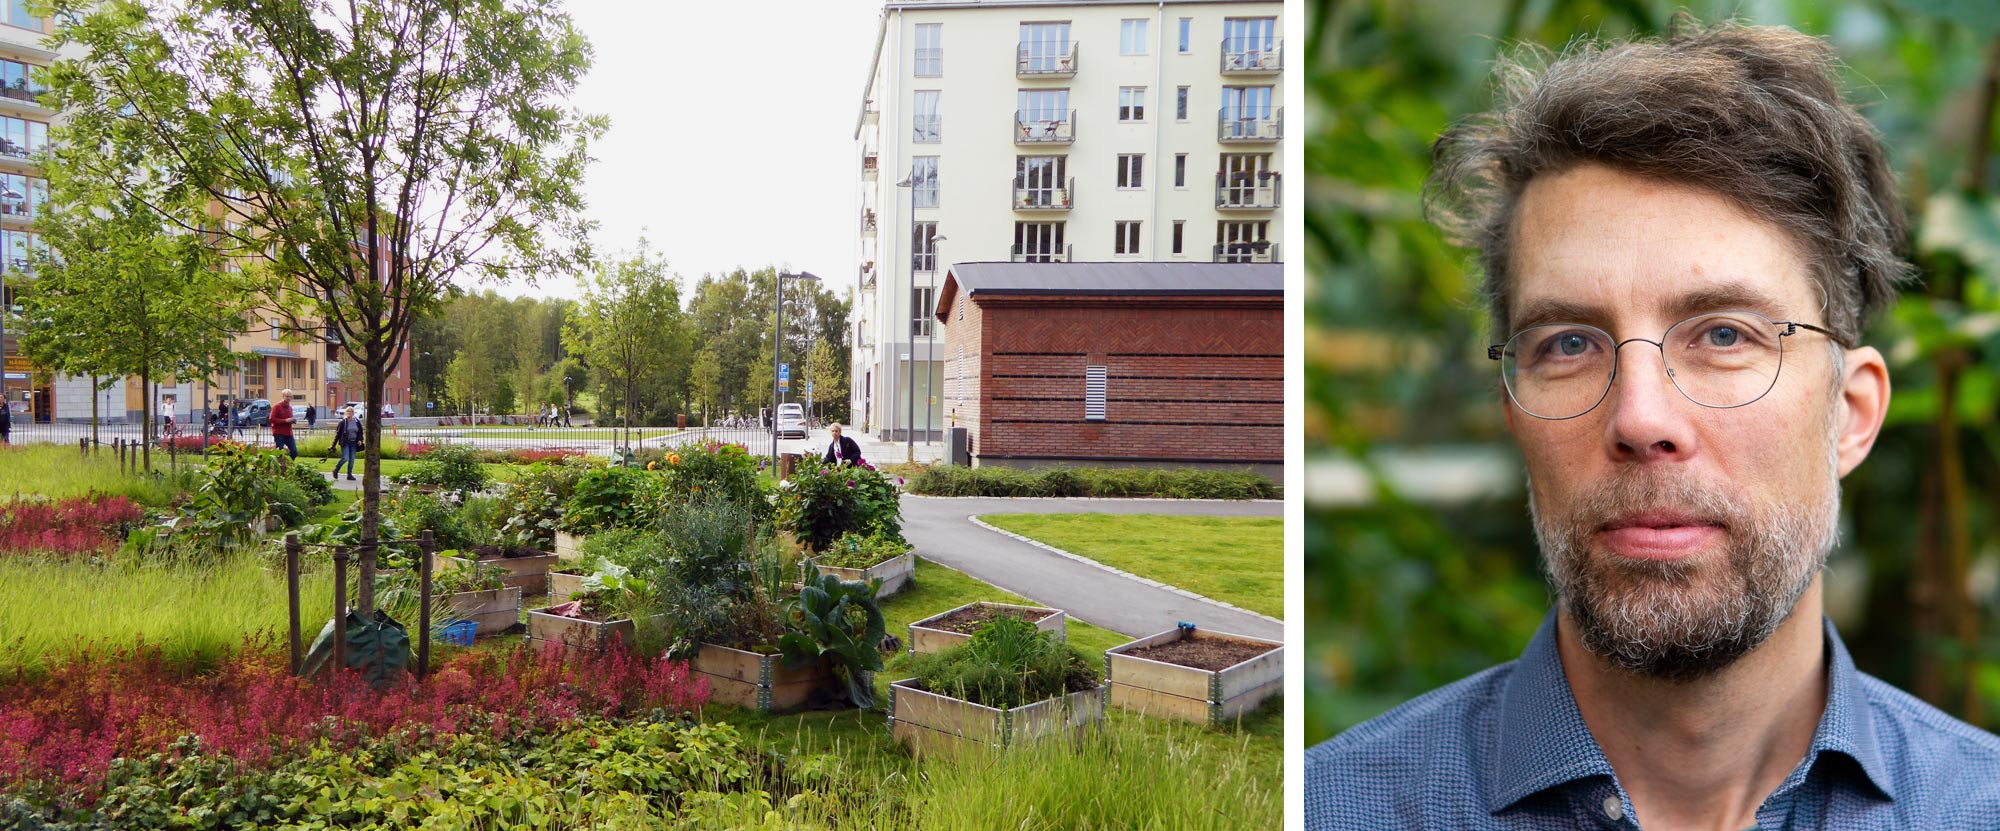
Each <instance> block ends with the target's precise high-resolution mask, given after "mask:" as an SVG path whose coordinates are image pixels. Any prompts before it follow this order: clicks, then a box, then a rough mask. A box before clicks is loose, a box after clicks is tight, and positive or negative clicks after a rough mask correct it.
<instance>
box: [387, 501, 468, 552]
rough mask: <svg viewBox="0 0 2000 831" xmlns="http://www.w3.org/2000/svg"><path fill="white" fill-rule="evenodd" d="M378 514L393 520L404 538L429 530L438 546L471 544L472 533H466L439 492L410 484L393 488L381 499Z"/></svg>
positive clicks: (454, 546)
mask: <svg viewBox="0 0 2000 831" xmlns="http://www.w3.org/2000/svg"><path fill="white" fill-rule="evenodd" d="M382 514H383V516H385V517H388V518H390V519H392V520H394V521H395V524H396V527H397V529H398V530H400V531H401V532H402V534H403V535H404V536H405V537H406V538H412V539H414V538H417V537H419V536H421V535H422V534H423V532H424V531H425V530H429V531H430V532H431V533H432V534H433V535H435V536H434V537H433V539H434V540H435V541H436V543H437V546H438V547H439V548H470V547H471V546H472V545H473V541H472V535H471V534H470V533H467V531H466V529H465V523H464V522H463V521H462V520H461V519H460V518H459V515H458V510H457V506H455V505H453V504H452V503H451V502H450V500H449V499H448V498H447V497H445V496H443V495H441V494H435V493H426V492H424V491H420V490H417V489H415V488H410V487H402V488H397V489H396V490H395V492H393V493H391V494H389V495H388V499H386V500H384V503H383V505H382Z"/></svg>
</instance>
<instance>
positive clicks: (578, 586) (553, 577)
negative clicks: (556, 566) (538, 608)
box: [549, 571, 584, 606]
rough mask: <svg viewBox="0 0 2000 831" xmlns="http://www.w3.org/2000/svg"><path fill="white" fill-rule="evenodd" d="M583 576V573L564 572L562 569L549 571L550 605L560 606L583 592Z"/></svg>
mask: <svg viewBox="0 0 2000 831" xmlns="http://www.w3.org/2000/svg"><path fill="white" fill-rule="evenodd" d="M583 578H584V575H581V574H564V573H562V572H560V571H551V572H549V605H550V606H560V605H562V604H564V603H568V602H569V601H570V598H572V597H575V596H576V595H578V594H580V593H582V592H583Z"/></svg>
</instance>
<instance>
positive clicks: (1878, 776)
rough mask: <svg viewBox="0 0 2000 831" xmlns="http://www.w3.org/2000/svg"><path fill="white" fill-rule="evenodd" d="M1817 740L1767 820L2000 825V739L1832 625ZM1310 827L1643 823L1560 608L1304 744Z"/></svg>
mask: <svg viewBox="0 0 2000 831" xmlns="http://www.w3.org/2000/svg"><path fill="white" fill-rule="evenodd" d="M1826 644H1827V646H1826V650H1827V677H1828V684H1827V698H1826V709H1825V710H1824V711H1823V713H1822V714H1821V716H1820V720H1819V727H1818V728H1817V729H1816V730H1815V731H1814V732H1813V740H1812V747H1811V749H1809V750H1808V751H1807V752H1806V757H1805V759H1804V760H1803V761H1801V762H1800V763H1799V766H1798V767H1797V768H1796V769H1794V770H1793V771H1792V774H1791V776H1788V777H1786V779H1785V782H1784V784H1782V785H1779V786H1778V789H1777V790H1776V791H1773V792H1772V793H1771V795H1770V796H1769V797H1767V798H1766V799H1765V800H1764V804H1763V805H1762V806H1760V807H1759V808H1758V809H1757V828H1758V829H1764V831H1777V829H1808V828H1815V829H1816V828H1827V829H1841V830H1842V831H1848V830H1849V829H1878V828H1879V829H1925V831H1944V829H2000V737H1996V736H1994V735H1993V734H1991V733H1987V732H1985V731H1983V730H1979V729H1978V728H1975V727H1973V726H1971V725H1968V724H1966V723H1964V722H1961V721H1959V720H1957V719H1954V718H1952V717H1951V716H1948V715H1945V714H1944V713H1943V712H1941V711H1939V710H1938V709H1937V708H1935V707H1932V706H1930V705H1928V704H1925V703H1923V702H1922V701H1918V700H1917V699H1916V698H1915V697H1913V696H1911V695H1909V694H1907V693H1904V692H1903V691H1901V690H1898V689H1896V688H1895V687H1891V686H1889V685H1888V684H1885V683H1883V682H1881V681H1880V680H1877V679H1875V678H1873V677H1871V676H1868V675H1865V674H1863V673H1862V672H1861V671H1860V670H1858V669H1855V668H1854V659H1853V658H1852V657H1850V656H1849V655H1848V654H1847V647H1846V645H1845V644H1842V643H1841V642H1840V636H1839V635H1837V634H1835V632H1834V629H1833V623H1832V622H1831V621H1828V622H1827V623H1826ZM1305 792H1306V793H1305V813H1306V829H1307V831H1332V829H1341V830H1342V831H1345V829H1371V830H1372V829H1402V828H1434V829H1454V831H1456V829H1636V828H1638V827H1639V824H1638V822H1637V821H1636V820H1635V819H1634V818H1633V815H1632V798H1631V796H1630V795H1628V794H1626V793H1625V788H1624V786H1623V785H1621V784H1619V782H1618V777H1617V775H1616V774H1614V773H1612V771H1611V763H1610V762H1609V761H1606V760H1605V758H1604V751H1603V750H1602V749H1600V748H1599V747H1598V746H1597V741H1596V739H1593V738H1592V737H1591V735H1590V729H1589V728H1588V727H1586V726H1584V723H1583V715H1582V714H1581V713H1580V712H1578V710H1577V707H1576V699H1575V698H1573V697H1571V695H1570V688H1569V680H1568V679H1567V678H1566V677H1564V675H1563V670H1562V659H1561V658H1560V657H1559V656H1558V655H1557V653H1556V632H1555V613H1554V612H1551V613H1550V614H1549V616H1548V617H1547V618H1545V619H1544V620H1543V621H1542V626H1541V629H1540V630H1538V631H1537V632H1536V633H1535V637H1534V640H1532V641H1530V642H1529V643H1528V648H1527V651H1525V652H1523V653H1521V658H1520V660H1517V661H1514V662H1512V663H1508V664H1502V665H1500V666H1497V667H1494V668H1492V669H1489V670H1487V671H1485V672H1482V673H1479V674H1478V675H1474V676H1472V677H1470V678H1466V679H1464V680H1462V681H1459V682H1457V683H1454V684H1451V685H1450V686H1447V687H1443V688H1441V689H1437V690H1434V691H1432V692H1430V693H1427V694H1425V695H1423V696H1421V697H1419V698H1417V699H1415V700H1412V701H1410V702H1408V703H1406V704H1404V705H1402V706H1400V707H1397V708H1396V709H1394V710H1390V711H1389V712H1387V713H1384V714H1382V715H1381V716H1379V717H1377V718H1375V719H1373V720H1370V721H1368V722H1367V723H1365V724H1362V725H1359V726H1357V727H1355V728H1353V729H1351V730H1348V731H1347V732H1345V733H1342V734H1340V735H1339V736H1336V737H1334V738H1333V739H1331V740H1329V741H1327V742H1324V743H1322V744H1320V745H1319V746H1317V747H1314V748H1312V749H1311V750H1308V751H1306V782H1305Z"/></svg>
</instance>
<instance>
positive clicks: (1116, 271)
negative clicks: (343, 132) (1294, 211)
mask: <svg viewBox="0 0 2000 831" xmlns="http://www.w3.org/2000/svg"><path fill="white" fill-rule="evenodd" d="M951 279H956V280H957V281H958V284H959V285H960V286H962V287H963V290H964V291H965V292H966V293H968V294H971V295H974V296H977V295H981V294H1086V295H1175V294H1185V295H1211V296H1213V295H1238V296H1241V295H1283V294H1284V293H1285V266H1284V264H1283V263H1159V262H1133V263H1013V262H1008V263H954V264H953V265H952V266H951V269H950V272H949V274H948V277H947V281H948V282H949V280H951Z"/></svg>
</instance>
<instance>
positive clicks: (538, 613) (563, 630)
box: [528, 609, 664, 649]
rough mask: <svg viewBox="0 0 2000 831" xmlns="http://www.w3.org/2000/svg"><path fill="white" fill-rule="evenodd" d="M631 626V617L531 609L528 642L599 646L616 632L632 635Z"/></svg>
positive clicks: (558, 646)
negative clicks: (604, 617) (590, 616)
mask: <svg viewBox="0 0 2000 831" xmlns="http://www.w3.org/2000/svg"><path fill="white" fill-rule="evenodd" d="M662 617H664V616H662ZM632 628H633V624H632V620H631V619H630V618H626V619H623V620H607V621H596V620H584V619H583V618H575V617H563V616H562V615H552V614H549V613H548V612H544V611H542V610H540V609H529V610H528V642H529V643H530V644H532V645H534V646H536V647H539V648H543V649H567V648H569V647H572V646H575V647H582V648H584V649H597V648H599V647H602V646H604V645H605V644H607V643H609V642H610V641H611V638H612V636H613V635H619V636H623V637H625V638H628V639H629V638H631V637H632Z"/></svg>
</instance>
